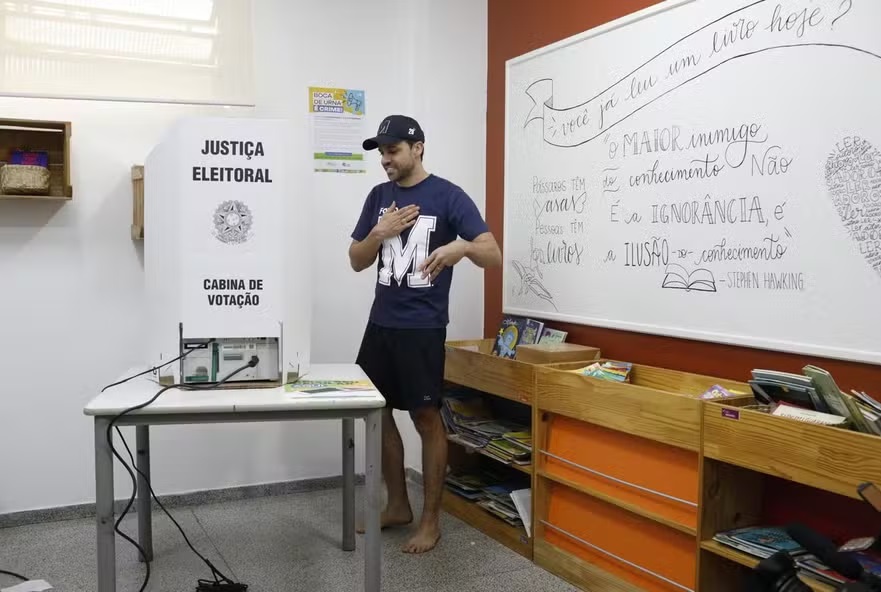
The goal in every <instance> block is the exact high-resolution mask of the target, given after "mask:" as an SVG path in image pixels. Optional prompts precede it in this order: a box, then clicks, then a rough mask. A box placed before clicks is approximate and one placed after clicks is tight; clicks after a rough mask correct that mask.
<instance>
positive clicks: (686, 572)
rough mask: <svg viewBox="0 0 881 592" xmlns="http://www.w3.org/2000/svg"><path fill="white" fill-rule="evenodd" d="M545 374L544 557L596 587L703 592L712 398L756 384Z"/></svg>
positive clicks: (540, 473) (623, 591)
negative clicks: (716, 391) (721, 390)
mask: <svg viewBox="0 0 881 592" xmlns="http://www.w3.org/2000/svg"><path fill="white" fill-rule="evenodd" d="M581 366H583V364H550V365H545V366H541V367H538V368H536V370H535V383H536V384H535V406H534V423H533V426H534V430H535V433H534V450H533V465H534V467H535V469H534V471H535V477H534V481H535V486H534V489H533V491H534V495H533V498H534V512H535V516H534V531H535V536H534V543H533V545H534V560H535V562H536V563H537V564H538V565H539V566H540V567H542V568H544V569H546V570H547V571H549V572H551V573H554V574H556V575H558V576H559V577H561V578H564V579H566V580H567V581H569V582H570V583H572V584H573V585H575V586H578V587H580V588H583V589H586V590H604V591H605V590H611V591H615V592H635V591H638V590H646V591H649V592H672V591H674V590H675V591H677V592H681V590H682V589H683V588H682V587H683V586H684V587H685V588H687V589H692V590H693V589H695V579H696V574H697V561H698V552H697V550H698V542H699V537H698V532H699V530H698V518H699V516H700V512H699V493H700V482H701V480H700V450H701V422H702V417H703V414H702V409H703V407H702V405H703V401H702V400H701V399H700V398H699V397H700V395H701V394H702V393H704V392H705V391H706V390H708V389H709V388H710V387H712V386H713V385H716V384H720V385H722V386H724V387H725V388H727V389H729V390H732V389H733V390H735V391H739V392H741V393H749V392H750V389H749V386H748V385H747V384H745V383H739V382H733V381H729V380H724V379H719V378H714V377H709V376H702V375H698V374H690V373H686V372H679V371H675V370H667V369H663V368H655V367H651V366H644V365H639V364H634V365H633V367H632V370H631V381H630V383H616V382H612V381H606V380H600V379H596V378H592V377H587V376H583V375H580V374H577V373H574V372H570V370H575V369H578V368H580V367H581Z"/></svg>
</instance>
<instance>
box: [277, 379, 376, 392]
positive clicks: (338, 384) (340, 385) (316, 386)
mask: <svg viewBox="0 0 881 592" xmlns="http://www.w3.org/2000/svg"><path fill="white" fill-rule="evenodd" d="M284 389H285V391H286V392H288V393H291V394H294V395H326V394H329V393H343V392H357V391H373V390H376V389H375V387H374V386H373V384H372V383H371V382H370V381H369V380H298V381H297V382H292V383H290V384H286V385H284Z"/></svg>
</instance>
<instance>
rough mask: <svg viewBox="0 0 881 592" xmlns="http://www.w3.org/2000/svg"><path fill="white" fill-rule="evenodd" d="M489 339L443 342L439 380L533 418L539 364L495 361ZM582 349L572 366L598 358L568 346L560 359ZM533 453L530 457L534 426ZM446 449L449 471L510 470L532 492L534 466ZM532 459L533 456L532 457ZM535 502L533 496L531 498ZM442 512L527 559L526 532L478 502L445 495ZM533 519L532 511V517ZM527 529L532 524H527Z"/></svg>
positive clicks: (529, 541) (586, 349)
mask: <svg viewBox="0 0 881 592" xmlns="http://www.w3.org/2000/svg"><path fill="white" fill-rule="evenodd" d="M492 346H493V339H471V340H457V341H449V342H447V344H446V364H445V366H444V378H445V380H446V381H447V383H449V384H451V385H456V386H461V387H467V388H469V389H472V390H474V391H477V392H479V393H481V394H483V395H490V396H491V397H498V398H499V399H501V400H503V401H505V402H508V403H511V404H513V405H519V406H522V411H523V415H524V416H525V417H526V418H527V419H526V421H529V422H531V419H532V418H534V409H533V401H534V399H535V392H534V391H535V370H536V368H538V367H540V366H542V364H538V363H529V362H523V361H520V360H516V359H513V360H512V359H506V358H500V357H498V356H494V355H492ZM578 349H581V351H583V356H584V361H581V362H575V364H577V365H581V366H585V365H587V364H589V363H590V362H591V361H592V360H595V359H597V358H598V357H599V353H600V352H599V350H598V349H596V348H591V347H587V346H580V347H579V346H577V345H573V346H572V347H568V348H560V350H559V355H560V356H569V359H571V356H572V355H573V350H578ZM542 359H543V360H549V363H551V362H554V361H555V358H554V353H553V352H551V353H545V354H543V355H542ZM531 427H532V428H533V455H534V450H535V447H534V436H535V433H534V424H533V425H532V426H531ZM451 444H453V445H452V446H450V455H449V466H450V468H451V469H452V470H459V469H465V468H469V467H473V466H475V465H478V464H480V463H490V464H492V463H495V464H497V465H498V467H508V469H510V470H511V471H513V472H515V473H519V474H525V475H527V476H528V481H529V484H530V487H531V488H532V490H533V491H534V490H535V476H534V474H533V465H532V464H530V465H524V466H518V465H513V464H512V465H506V464H504V463H502V462H501V461H498V460H496V459H494V458H492V457H490V456H489V455H486V454H481V453H480V452H479V451H477V453H474V452H470V451H467V450H466V448H465V447H462V446H460V445H458V444H455V443H452V442H451ZM533 458H534V456H533ZM533 499H534V496H533ZM443 509H444V510H445V511H447V512H449V513H450V514H452V515H454V516H456V517H458V518H459V519H461V520H463V521H465V522H467V523H468V524H469V525H471V526H473V527H474V528H477V529H478V530H480V531H481V532H483V533H484V534H486V535H488V536H490V537H492V538H493V539H495V540H496V541H498V542H500V543H502V544H503V545H505V546H506V547H508V548H510V549H512V550H513V551H515V552H517V553H519V554H520V555H522V556H524V557H526V558H528V559H530V560H532V559H533V552H532V546H533V544H532V540H533V539H532V538H531V537H528V536H527V533H526V530H525V528H516V527H513V526H510V525H509V524H507V523H506V522H504V521H503V520H501V519H499V518H497V517H495V516H493V515H492V514H490V513H489V512H487V511H486V510H484V509H483V508H481V507H480V506H478V505H477V504H475V503H473V502H470V501H468V500H466V499H464V498H462V497H460V496H457V495H456V494H454V493H452V492H450V491H445V492H444V498H443ZM532 515H533V516H534V511H533V514H532ZM530 531H531V532H533V533H534V532H535V531H534V525H532V524H530Z"/></svg>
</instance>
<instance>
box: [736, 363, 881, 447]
mask: <svg viewBox="0 0 881 592" xmlns="http://www.w3.org/2000/svg"><path fill="white" fill-rule="evenodd" d="M802 372H803V374H795V373H791V372H780V371H776V370H766V369H755V370H753V371H752V380H750V381H749V385H750V388H751V389H752V391H753V395H754V396H755V397H756V399H757V400H758V401H759V402H761V403H762V404H764V405H767V406H768V407H769V409H770V413H772V414H773V415H778V416H783V417H788V418H790V419H795V420H798V421H808V422H811V423H818V424H824V425H830V426H835V427H840V428H845V429H853V430H855V431H858V432H862V433H865V434H872V435H876V436H881V403H878V402H877V401H875V400H874V399H872V398H871V397H869V396H868V395H866V394H865V393H862V392H860V391H851V393H845V392H844V391H842V390H841V389H840V388H838V385H837V384H836V383H835V380H834V379H833V378H832V375H831V374H830V373H829V372H828V371H826V370H824V369H823V368H819V367H817V366H813V365H807V366H805V367H804V368H803V369H802Z"/></svg>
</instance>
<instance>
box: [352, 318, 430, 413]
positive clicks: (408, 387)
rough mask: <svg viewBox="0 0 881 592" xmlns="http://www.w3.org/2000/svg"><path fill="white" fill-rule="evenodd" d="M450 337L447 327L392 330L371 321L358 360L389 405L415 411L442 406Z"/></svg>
mask: <svg viewBox="0 0 881 592" xmlns="http://www.w3.org/2000/svg"><path fill="white" fill-rule="evenodd" d="M446 339H447V330H446V328H440V329H392V328H389V327H380V326H379V325H376V324H374V323H368V324H367V329H366V330H365V331H364V338H363V340H362V341H361V349H360V350H359V351H358V359H357V360H356V363H357V364H358V365H359V366H360V367H361V369H362V370H364V373H365V374H367V377H368V378H370V380H371V382H373V384H374V386H376V388H377V389H378V390H379V392H380V393H382V396H383V397H385V400H386V406H387V407H391V408H393V409H401V410H405V411H413V410H415V409H418V408H420V407H423V406H425V405H434V406H440V404H441V394H442V392H443V388H444V361H445V359H446V351H445V347H444V344H445V342H446Z"/></svg>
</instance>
